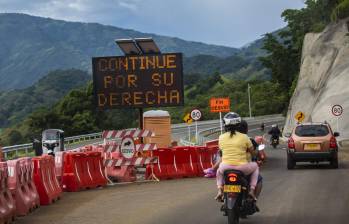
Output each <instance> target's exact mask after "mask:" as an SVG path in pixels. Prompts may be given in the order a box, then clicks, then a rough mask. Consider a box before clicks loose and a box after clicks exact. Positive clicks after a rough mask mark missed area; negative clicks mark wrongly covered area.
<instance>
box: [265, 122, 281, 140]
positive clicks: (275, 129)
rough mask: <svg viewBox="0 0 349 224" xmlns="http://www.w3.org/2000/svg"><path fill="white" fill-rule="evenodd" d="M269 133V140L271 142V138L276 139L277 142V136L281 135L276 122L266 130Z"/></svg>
mask: <svg viewBox="0 0 349 224" xmlns="http://www.w3.org/2000/svg"><path fill="white" fill-rule="evenodd" d="M268 134H269V135H271V138H270V142H273V139H276V140H277V142H278V143H279V137H280V136H281V131H280V129H279V127H278V125H277V124H273V125H272V126H271V129H270V131H269V132H268Z"/></svg>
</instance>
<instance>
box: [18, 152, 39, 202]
mask: <svg viewBox="0 0 349 224" xmlns="http://www.w3.org/2000/svg"><path fill="white" fill-rule="evenodd" d="M21 164H22V168H23V169H24V179H25V182H26V184H25V185H24V186H25V188H26V190H27V191H28V192H29V194H30V197H31V198H32V200H33V201H34V204H33V206H34V207H35V208H38V207H39V205H40V197H39V194H38V191H37V189H36V186H35V183H34V180H33V163H32V158H29V157H26V158H22V159H21Z"/></svg>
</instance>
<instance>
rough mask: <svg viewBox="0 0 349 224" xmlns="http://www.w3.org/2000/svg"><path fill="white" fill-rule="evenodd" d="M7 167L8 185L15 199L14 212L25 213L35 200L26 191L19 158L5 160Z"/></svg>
mask: <svg viewBox="0 0 349 224" xmlns="http://www.w3.org/2000/svg"><path fill="white" fill-rule="evenodd" d="M7 165H8V169H9V178H8V186H9V189H10V190H11V193H12V195H13V196H14V198H15V201H16V214H17V215H19V216H24V215H27V214H28V213H29V212H30V211H31V210H32V208H33V207H34V206H35V201H34V200H33V198H32V197H31V193H30V192H28V190H27V188H26V186H25V185H26V182H25V177H24V175H25V173H24V168H23V167H22V166H23V163H21V159H16V160H9V161H7Z"/></svg>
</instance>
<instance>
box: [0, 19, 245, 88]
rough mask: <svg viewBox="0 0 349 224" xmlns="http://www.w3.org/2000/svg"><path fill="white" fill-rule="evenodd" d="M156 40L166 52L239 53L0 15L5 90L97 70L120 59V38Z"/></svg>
mask: <svg viewBox="0 0 349 224" xmlns="http://www.w3.org/2000/svg"><path fill="white" fill-rule="evenodd" d="M136 37H152V38H153V39H154V40H155V41H156V43H157V44H158V46H159V47H160V49H161V51H163V52H183V53H184V55H185V56H186V57H192V56H196V55H200V54H204V55H212V56H216V57H228V56H231V55H234V54H236V53H238V52H239V49H235V48H230V47H224V46H216V45H208V44H204V43H199V42H192V41H185V40H182V39H179V38H174V37H166V36H159V35H155V34H150V33H141V32H137V31H134V30H129V29H121V28H117V27H113V26H105V25H101V24H97V23H79V22H66V21H62V20H54V19H49V18H42V17H36V16H30V15H26V14H16V13H2V14H0V42H1V48H0V90H9V89H18V88H25V87H28V86H30V85H32V84H33V83H35V82H36V81H37V80H39V79H40V78H41V77H43V76H44V75H45V74H47V73H48V72H49V71H52V70H55V69H69V68H77V69H82V70H87V71H90V70H91V57H94V56H110V55H120V54H121V52H120V50H119V49H118V47H117V46H116V44H115V43H114V39H118V38H136Z"/></svg>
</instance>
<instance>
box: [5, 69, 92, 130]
mask: <svg viewBox="0 0 349 224" xmlns="http://www.w3.org/2000/svg"><path fill="white" fill-rule="evenodd" d="M90 79H91V76H90V75H89V74H87V73H86V72H83V71H81V70H76V69H70V70H56V71H53V72H50V73H49V74H48V75H47V76H45V77H44V78H42V79H40V80H39V81H38V82H37V83H35V84H34V85H33V86H31V87H28V88H26V89H22V90H13V91H9V92H0V105H1V107H0V127H4V126H9V125H12V124H15V123H17V122H20V121H22V120H23V119H24V118H25V117H26V116H27V115H28V114H30V113H31V112H33V111H34V110H36V109H38V108H39V107H49V106H52V105H53V104H54V103H56V102H57V101H58V100H59V99H60V98H62V97H63V96H65V95H66V94H67V93H68V92H69V91H70V90H71V89H74V88H77V87H81V86H84V85H85V84H86V83H87V81H88V80H90Z"/></svg>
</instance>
